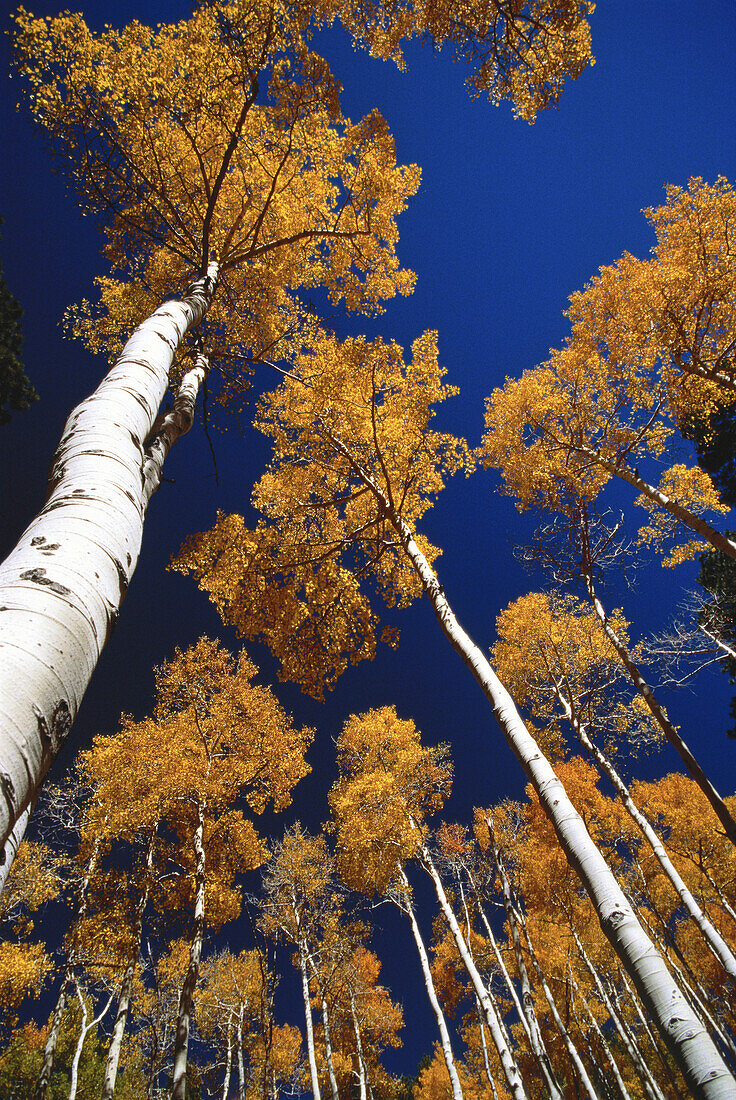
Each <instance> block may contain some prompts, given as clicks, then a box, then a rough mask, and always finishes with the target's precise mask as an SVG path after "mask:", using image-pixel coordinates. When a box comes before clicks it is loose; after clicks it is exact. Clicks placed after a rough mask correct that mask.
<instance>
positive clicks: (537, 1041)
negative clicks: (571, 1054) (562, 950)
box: [486, 816, 562, 1097]
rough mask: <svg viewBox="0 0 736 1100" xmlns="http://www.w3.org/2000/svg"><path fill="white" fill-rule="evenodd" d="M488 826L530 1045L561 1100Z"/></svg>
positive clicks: (498, 855)
mask: <svg viewBox="0 0 736 1100" xmlns="http://www.w3.org/2000/svg"><path fill="white" fill-rule="evenodd" d="M486 824H487V826H488V836H489V839H490V842H491V847H492V849H493V858H494V860H495V863H496V869H497V871H498V877H499V880H500V882H501V895H502V897H503V903H504V908H505V910H506V917H507V920H508V922H509V931H510V933H511V942H512V944H513V948H514V957H515V958H516V969H517V971H518V974H519V982H520V984H521V1003H522V1007H523V1011H524V1016H525V1017H526V1022H527V1034H528V1035H529V1042H530V1045H531V1048H532V1053H533V1054H534V1057H535V1058H536V1059H537V1063H538V1065H539V1068H540V1070H541V1072H542V1076H543V1077H544V1079H545V1081H546V1083H547V1088H548V1090H549V1093H550V1096H552V1097H561V1096H562V1093H561V1092H560V1088H559V1085H558V1083H557V1080H556V1079H555V1073H554V1070H553V1068H552V1063H551V1061H550V1058H549V1054H548V1052H547V1048H546V1046H545V1045H544V1039H543V1038H542V1031H541V1028H540V1027H539V1021H538V1020H537V1014H536V1012H535V1010H534V997H533V995H532V987H531V983H530V981H529V974H528V972H527V969H526V963H525V961H524V952H523V950H522V944H521V938H520V936H519V927H518V924H517V921H516V913H515V911H514V904H513V898H512V896H511V883H510V882H509V880H508V877H507V875H506V869H505V867H504V865H503V862H502V860H501V853H500V852H499V850H498V845H497V843H496V833H495V830H494V827H493V821H492V819H491V818H490V817H489V816H486Z"/></svg>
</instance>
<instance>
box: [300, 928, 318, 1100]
mask: <svg viewBox="0 0 736 1100" xmlns="http://www.w3.org/2000/svg"><path fill="white" fill-rule="evenodd" d="M298 949H299V969H300V970H301V974H302V998H303V1000H304V1023H305V1025H306V1029H307V1058H308V1060H309V1078H310V1081H311V1083H312V1095H313V1097H314V1100H321V1096H322V1094H321V1092H320V1088H319V1076H318V1074H317V1056H316V1053H315V1050H314V1026H313V1024H312V1006H311V1004H310V1000H309V975H308V973H307V961H308V957H307V950H306V947H305V946H304V943H303V942H302V940H301V939H300V940H299V943H298Z"/></svg>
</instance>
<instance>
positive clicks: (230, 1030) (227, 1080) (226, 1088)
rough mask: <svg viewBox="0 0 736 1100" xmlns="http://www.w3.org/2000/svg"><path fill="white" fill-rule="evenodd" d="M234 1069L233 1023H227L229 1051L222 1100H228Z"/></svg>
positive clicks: (226, 1058) (226, 1059) (229, 1021)
mask: <svg viewBox="0 0 736 1100" xmlns="http://www.w3.org/2000/svg"><path fill="white" fill-rule="evenodd" d="M232 1067H233V1021H232V1017H229V1018H228V1021H227V1050H226V1052H225V1077H224V1079H223V1082H222V1100H227V1098H228V1094H229V1092H230V1073H231V1071H232Z"/></svg>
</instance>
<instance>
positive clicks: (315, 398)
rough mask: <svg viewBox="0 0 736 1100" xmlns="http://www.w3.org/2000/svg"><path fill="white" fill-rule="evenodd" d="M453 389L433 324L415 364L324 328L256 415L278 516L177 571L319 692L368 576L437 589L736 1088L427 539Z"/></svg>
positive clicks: (706, 1068)
mask: <svg viewBox="0 0 736 1100" xmlns="http://www.w3.org/2000/svg"><path fill="white" fill-rule="evenodd" d="M450 392H451V391H450V390H449V388H448V387H445V386H443V385H442V370H441V369H440V367H439V364H438V362H437V350H436V341H435V338H434V334H425V336H424V337H423V338H421V339H420V340H418V341H416V342H415V344H414V348H413V359H412V361H411V362H410V363H404V360H403V355H402V354H401V350H400V349H399V348H398V347H397V346H396V345H395V344H391V345H386V344H384V343H383V342H382V341H380V340H378V341H375V342H374V343H372V344H369V343H367V342H366V341H355V340H348V341H346V342H345V343H344V344H343V345H342V346H341V345H339V344H338V342H337V341H336V340H334V339H330V338H327V337H322V338H321V339H320V340H319V341H318V342H316V344H315V346H314V348H313V349H312V350H311V352H309V353H305V354H304V355H302V356H300V357H297V359H296V362H295V370H294V372H293V375H292V374H290V377H288V378H285V379H284V381H283V383H282V386H281V387H280V388H279V389H278V390H276V391H275V392H274V393H272V394H269V395H267V396H266V397H265V398H264V400H263V402H262V405H261V409H262V411H261V416H260V418H259V422H258V423H259V425H260V426H261V428H262V429H263V430H264V431H265V432H267V433H268V434H269V435H270V436H271V437H272V439H273V440H274V458H273V461H272V463H271V466H270V468H269V470H268V471H267V473H266V474H265V475H264V477H263V478H262V479H261V481H260V482H259V485H258V486H257V488H256V492H255V502H256V504H257V506H258V507H259V509H260V510H261V512H262V513H265V517H266V518H264V519H263V520H262V521H261V523H260V525H259V526H258V527H257V528H256V530H255V531H248V530H246V528H245V524H244V522H243V520H242V518H241V517H226V516H221V517H220V518H219V521H218V524H217V526H216V528H215V529H214V531H213V532H211V533H209V534H205V535H200V536H197V537H196V538H192V539H190V540H189V542H188V543H187V544H186V546H185V547H184V549H183V551H182V552H181V554H180V555H179V557H178V559H177V563H176V567H177V568H179V569H181V570H182V571H191V572H193V573H194V574H195V576H196V578H197V580H198V581H199V584H200V587H201V588H203V589H205V590H206V591H208V592H209V594H210V597H211V598H212V599H213V602H214V603H215V604H216V605H217V606H218V609H219V610H220V612H221V614H222V615H223V617H224V618H225V619H226V620H228V621H230V622H233V623H235V624H236V625H237V627H238V629H239V630H240V631H241V632H242V633H244V634H246V635H248V636H261V637H263V638H264V639H265V640H266V641H267V642H268V643H269V645H270V646H271V647H272V649H273V650H274V652H275V653H276V655H277V656H278V657H279V658H280V659H281V661H282V675H288V676H289V677H292V678H294V679H296V680H298V681H299V682H301V683H302V685H303V686H304V687H305V688H307V690H309V689H311V690H312V691H313V692H314V691H316V692H317V693H319V692H320V691H321V689H322V686H323V685H324V684H325V683H327V684H329V683H331V682H332V681H334V679H335V678H336V677H337V676H338V675H339V674H340V672H341V671H343V670H344V668H345V667H347V664H348V663H349V662H355V661H356V660H360V659H362V658H365V657H366V656H370V655H371V654H372V652H373V649H374V646H375V639H376V622H377V616H376V614H375V612H374V610H373V608H372V607H371V605H370V603H369V601H368V599H367V597H366V596H365V594H364V591H363V589H362V587H361V584H362V582H364V581H365V579H366V578H367V577H369V576H372V578H373V579H374V580H375V582H376V585H377V587H378V589H379V591H380V592H381V594H382V595H383V596H384V598H385V599H386V600H387V602H388V603H390V604H391V603H392V604H399V605H406V604H408V603H409V602H410V601H411V600H412V599H413V598H416V597H417V596H419V595H421V594H425V595H426V596H427V598H428V600H429V602H430V604H431V605H432V608H433V610H434V612H435V615H436V617H437V619H438V620H439V624H440V627H441V629H442V631H443V633H444V634H445V636H446V637H447V639H448V641H449V642H450V644H451V645H452V647H453V648H454V649H455V650H456V652H457V653H458V655H459V656H460V657H461V658H462V659H463V661H464V662H465V663H466V664H467V666H468V668H469V669H470V671H471V673H472V674H473V676H474V677H475V679H476V681H477V683H478V685H479V687H480V688H481V690H482V691H483V693H484V695H485V696H486V698H487V700H488V702H489V704H490V706H491V709H492V711H493V713H494V715H495V716H496V718H497V720H498V722H499V725H500V727H501V729H502V731H503V733H504V736H505V737H506V740H507V743H508V744H509V746H510V747H511V748H512V751H513V752H514V753H515V755H516V756H517V759H518V760H519V762H520V764H521V765H522V768H523V769H524V771H525V774H526V775H527V778H528V779H529V781H530V782H531V783H532V784H533V786H534V789H535V790H536V791H537V793H538V795H539V797H540V800H541V803H542V805H543V806H544V809H545V812H546V813H547V814H548V815H549V818H550V821H551V822H553V824H554V828H555V831H556V833H557V836H558V838H559V840H560V843H561V845H562V846H563V850H564V852H565V855H566V857H567V859H568V860H569V862H570V865H571V867H573V868H574V869H575V871H576V873H577V874H578V875H579V876H580V879H581V881H582V883H583V886H584V888H585V890H586V891H587V893H588V894H589V896H590V897H591V900H592V901H593V903H594V907H595V910H596V912H597V914H598V917H599V920H600V922H601V927H602V928H603V930H604V932H605V934H606V936H607V937H608V938H609V940H610V942H611V944H612V945H613V947H614V949H615V950H616V951H617V953H618V954H619V957H620V958H621V960H622V962H623V964H624V966H625V968H626V969H627V971H628V972H629V973H630V974H631V976H632V978H633V979H634V981H635V983H636V987H637V990H638V991H639V993H640V995H641V996H642V999H643V1001H644V1004H645V1007H646V1011H647V1012H648V1013H650V1014H651V1016H652V1018H653V1019H655V1020H656V1021H657V1025H658V1027H659V1028H660V1030H661V1031H662V1034H663V1035H664V1036H665V1038H666V1041H667V1043H668V1047H669V1048H670V1050H671V1051H672V1054H673V1057H674V1058H675V1059H676V1061H677V1064H678V1066H679V1067H680V1069H681V1070H682V1072H683V1075H684V1077H685V1079H686V1081H687V1083H688V1086H689V1087H690V1088H691V1089H692V1090H693V1091H694V1092H695V1093H696V1094H697V1095H702V1096H707V1097H710V1096H714V1097H715V1096H716V1095H721V1094H723V1095H731V1094H732V1092H733V1090H734V1087H736V1086H734V1082H733V1078H732V1077H731V1075H730V1074H729V1072H728V1070H727V1068H726V1066H725V1065H724V1063H723V1061H722V1059H721V1058H720V1056H719V1054H718V1052H717V1050H716V1048H715V1047H714V1046H713V1044H712V1043H711V1041H710V1039H709V1038H708V1036H707V1034H706V1032H705V1030H704V1029H703V1027H702V1025H701V1024H700V1022H699V1021H698V1019H697V1018H696V1017H695V1015H694V1014H693V1013H692V1011H691V1009H690V1007H689V1006H688V1004H687V1002H686V1001H685V999H684V997H683V995H682V992H681V991H680V990H679V989H678V988H677V985H676V984H675V982H674V981H673V980H672V978H671V975H670V974H669V972H668V970H667V968H666V966H665V963H664V961H663V959H662V957H661V955H660V954H659V953H658V951H657V949H656V947H655V945H654V944H653V943H652V941H651V940H650V939H649V937H648V936H647V935H646V933H645V932H644V930H643V928H642V926H641V924H640V922H639V921H638V920H637V918H636V915H635V913H634V910H633V908H632V906H631V905H630V903H629V902H628V901H627V899H626V897H625V895H624V893H623V891H622V890H621V888H620V886H619V884H618V883H617V881H616V879H615V876H614V875H613V873H612V871H611V869H610V867H609V866H608V865H607V863H606V861H605V859H604V857H603V855H602V854H601V852H600V851H599V850H598V849H597V848H596V845H595V843H594V842H593V840H592V839H591V837H590V834H589V832H588V830H587V829H586V827H585V823H584V822H583V819H582V818H581V816H580V814H579V813H578V812H577V811H576V810H575V808H574V806H573V804H572V803H571V801H570V799H569V797H568V795H567V794H566V792H565V790H564V787H563V785H562V784H561V783H560V781H559V779H558V777H557V776H556V775H555V773H554V771H553V769H552V767H551V765H550V763H549V761H548V760H547V759H546V758H545V757H544V756H543V754H542V752H541V751H540V749H539V746H538V745H537V744H536V742H535V741H534V738H533V737H532V736H531V734H530V733H529V731H528V730H527V729H526V727H525V726H524V724H523V722H522V720H521V718H520V717H519V714H518V712H517V710H516V707H515V705H514V703H513V700H512V698H511V696H510V695H509V693H508V692H507V690H506V689H505V688H504V687H503V685H502V684H501V682H500V681H499V679H498V677H497V675H496V673H495V672H494V671H493V669H492V668H491V666H490V664H489V662H488V660H487V658H486V657H485V655H484V654H483V652H482V650H481V649H480V647H479V646H477V645H476V644H475V643H474V642H473V641H472V639H471V638H470V637H469V636H468V634H467V633H466V632H465V631H464V630H463V629H462V627H461V626H460V624H459V622H458V620H457V618H456V616H455V614H454V612H453V610H452V608H451V606H450V603H449V601H448V599H447V596H446V595H445V592H444V589H443V587H442V585H441V584H440V582H439V580H438V577H437V575H436V573H435V572H434V570H433V568H432V565H431V561H432V560H433V559H434V558H435V557H436V556H437V553H438V551H437V549H436V548H435V547H432V546H431V545H430V544H428V542H427V541H426V540H425V539H424V538H423V537H422V536H421V535H419V534H418V533H416V524H417V521H418V519H419V518H420V517H421V515H422V514H423V513H424V512H425V511H426V510H427V508H428V507H429V506H430V504H431V502H432V499H433V497H434V496H435V494H436V493H437V492H439V491H440V489H441V488H442V487H443V481H444V476H446V474H447V473H450V472H452V471H455V470H457V469H459V468H462V467H463V466H467V464H468V461H469V459H468V449H467V446H466V445H465V444H463V443H462V442H461V441H459V440H457V439H454V438H453V437H452V436H450V435H443V434H442V433H439V432H435V431H431V430H430V429H429V428H428V421H429V418H430V416H431V415H432V414H433V406H434V404H435V403H437V402H440V401H441V400H443V399H444V398H445V397H447V396H449V393H450ZM346 441H347V442H346ZM352 555H354V556H352ZM317 576H319V582H317V580H316V578H317ZM305 597H306V598H305ZM281 614H283V618H281V617H280V616H281ZM276 623H279V624H283V626H282V625H274V624H276ZM675 1006H677V1007H676V1009H675Z"/></svg>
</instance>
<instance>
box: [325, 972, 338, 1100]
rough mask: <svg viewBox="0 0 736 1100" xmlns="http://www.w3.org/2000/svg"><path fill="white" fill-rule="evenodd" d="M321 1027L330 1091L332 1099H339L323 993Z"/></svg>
mask: <svg viewBox="0 0 736 1100" xmlns="http://www.w3.org/2000/svg"><path fill="white" fill-rule="evenodd" d="M322 1029H323V1031H324V1033H325V1058H326V1060H327V1073H328V1075H329V1078H330V1091H331V1092H332V1100H340V1094H339V1092H338V1091H337V1077H336V1076H335V1067H334V1065H333V1062H332V1042H331V1040H330V1021H329V1017H328V1013H327V999H326V997H325V995H324V993H323V994H322Z"/></svg>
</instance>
